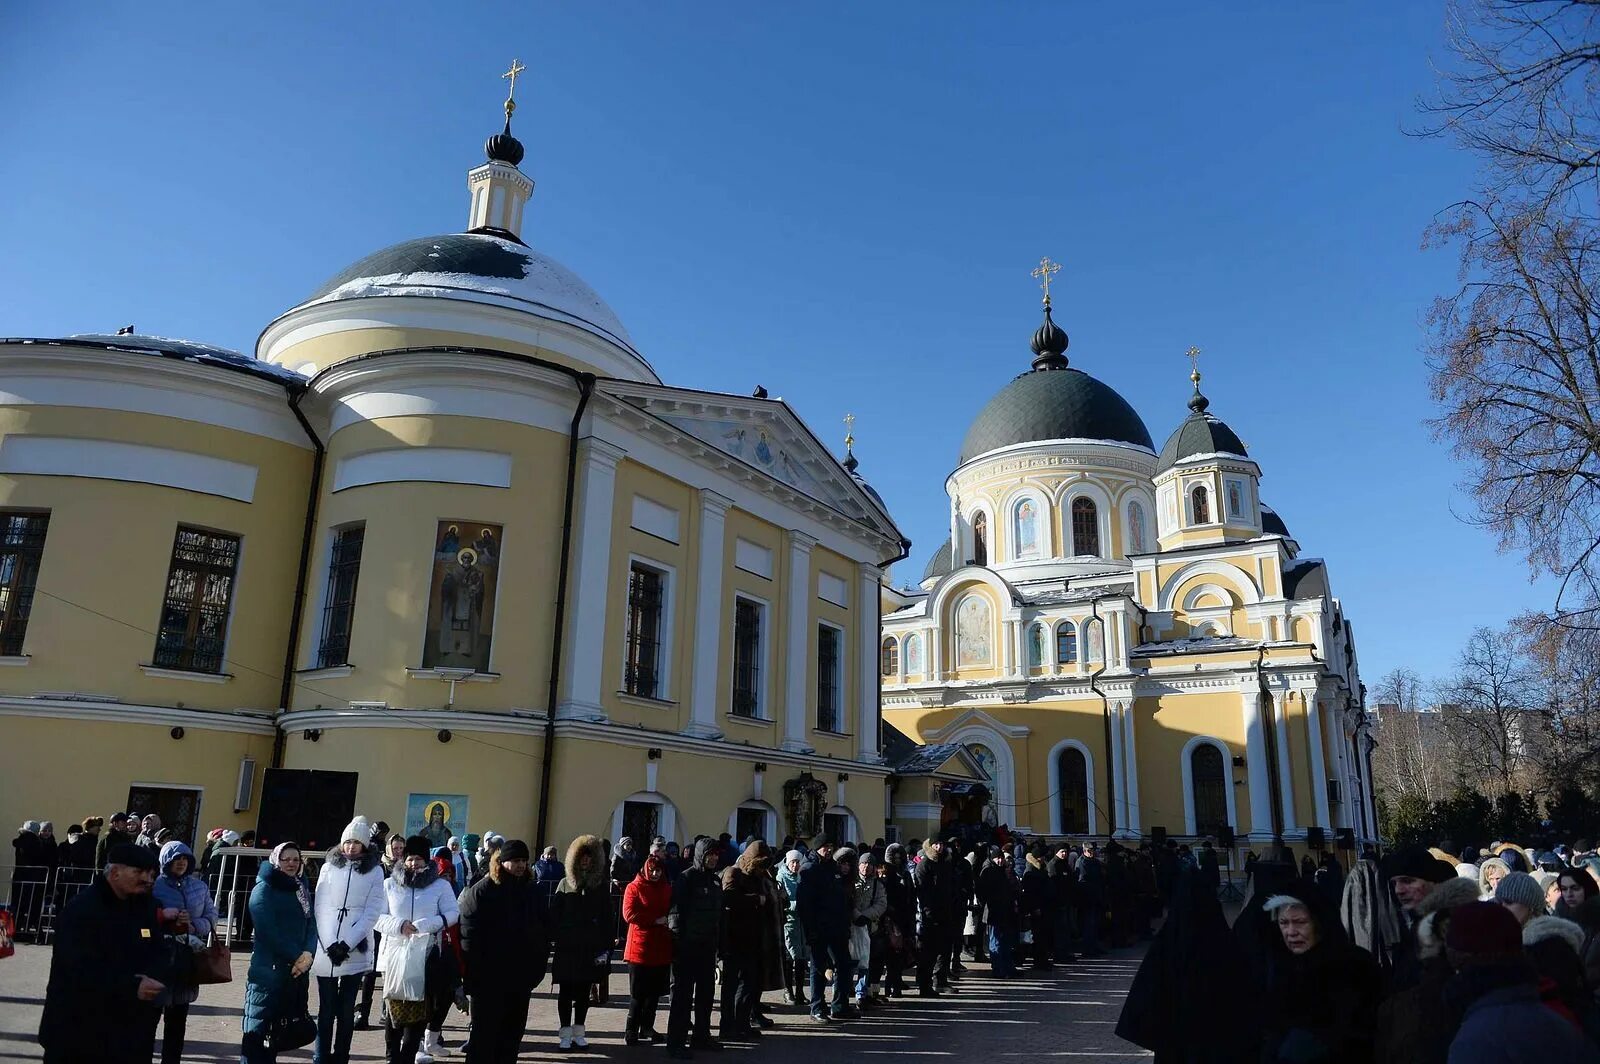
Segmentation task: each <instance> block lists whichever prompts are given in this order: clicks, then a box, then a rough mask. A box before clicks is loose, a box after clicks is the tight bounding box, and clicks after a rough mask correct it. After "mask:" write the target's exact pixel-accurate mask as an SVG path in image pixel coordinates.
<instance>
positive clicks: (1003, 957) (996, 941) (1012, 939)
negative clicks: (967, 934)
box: [989, 924, 1017, 976]
mask: <svg viewBox="0 0 1600 1064" xmlns="http://www.w3.org/2000/svg"><path fill="white" fill-rule="evenodd" d="M1016 943H1017V933H1016V931H1014V930H1012V929H1011V928H1000V927H995V926H994V925H993V924H990V925H989V965H990V968H991V970H992V971H993V972H994V974H995V975H1000V976H1006V975H1016V974H1017V968H1016V965H1015V964H1014V963H1013V962H1012V959H1011V956H1012V952H1013V950H1014V949H1015V947H1016Z"/></svg>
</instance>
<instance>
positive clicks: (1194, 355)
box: [1184, 347, 1200, 388]
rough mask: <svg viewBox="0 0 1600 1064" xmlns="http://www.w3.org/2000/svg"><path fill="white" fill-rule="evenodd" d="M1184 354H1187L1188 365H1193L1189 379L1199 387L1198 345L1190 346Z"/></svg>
mask: <svg viewBox="0 0 1600 1064" xmlns="http://www.w3.org/2000/svg"><path fill="white" fill-rule="evenodd" d="M1184 354H1185V355H1186V356H1188V359H1189V365H1191V366H1193V367H1194V372H1192V373H1190V374H1189V379H1190V380H1192V381H1194V386H1195V387H1196V388H1198V387H1200V349H1199V348H1198V347H1190V348H1189V350H1187V351H1185V352H1184Z"/></svg>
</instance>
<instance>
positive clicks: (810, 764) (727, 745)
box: [380, 711, 892, 780]
mask: <svg viewBox="0 0 1600 1064" xmlns="http://www.w3.org/2000/svg"><path fill="white" fill-rule="evenodd" d="M408 715H410V714H408ZM440 715H441V716H444V717H448V716H449V713H448V712H447V711H440ZM479 715H480V716H485V715H487V714H479ZM543 723H544V717H543V715H542V714H541V715H540V716H539V717H538V718H537V721H536V722H535V721H532V720H530V722H529V724H530V728H532V729H534V730H539V729H542V727H543ZM751 723H771V722H770V721H764V722H751ZM380 726H381V725H380ZM539 734H543V732H542V730H539ZM556 737H557V738H558V739H561V738H568V737H572V738H584V739H594V740H598V741H600V742H608V743H615V744H617V745H620V746H629V747H641V748H648V747H652V746H656V747H660V748H661V749H663V750H682V751H685V752H687V753H693V754H698V755H704V756H710V757H721V758H727V759H730V760H733V761H738V762H741V763H744V764H752V765H753V764H755V763H756V762H758V761H761V762H765V763H766V765H767V771H768V772H771V771H773V769H772V766H774V765H788V766H790V767H792V768H797V769H800V768H803V769H808V770H810V771H812V772H813V773H815V772H819V771H826V772H849V773H851V774H852V775H855V774H857V773H859V774H860V775H861V776H862V777H863V778H866V777H869V776H870V777H871V778H873V779H877V780H882V779H884V778H885V777H887V776H888V775H889V773H890V772H891V771H892V769H890V768H889V766H887V765H884V764H879V763H874V762H870V761H856V760H851V759H850V758H844V757H830V758H818V757H817V756H816V754H814V753H812V754H803V753H797V752H794V751H789V750H783V749H781V748H778V747H771V746H755V745H753V744H746V743H743V742H738V743H735V742H724V741H720V740H716V739H697V738H694V737H693V736H688V735H682V734H679V733H674V732H658V731H650V730H648V729H645V728H635V727H628V726H622V725H617V724H613V723H609V722H604V723H592V722H589V721H577V720H557V721H556Z"/></svg>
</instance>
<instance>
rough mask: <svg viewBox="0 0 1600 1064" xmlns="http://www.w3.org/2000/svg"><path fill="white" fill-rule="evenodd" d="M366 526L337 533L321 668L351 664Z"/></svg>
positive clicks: (325, 598) (324, 616)
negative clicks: (362, 547)
mask: <svg viewBox="0 0 1600 1064" xmlns="http://www.w3.org/2000/svg"><path fill="white" fill-rule="evenodd" d="M366 537H367V526H366V525H353V526H351V527H349V528H341V529H337V530H335V532H334V533H333V553H332V556H331V557H330V558H329V559H328V589H327V592H326V593H325V594H324V596H323V604H322V640H321V642H319V643H318V644H317V668H319V669H326V668H329V667H330V666H333V665H348V664H350V629H351V628H352V627H354V624H355V616H356V576H357V575H358V574H359V573H360V571H361V546H362V543H363V542H365V540H366Z"/></svg>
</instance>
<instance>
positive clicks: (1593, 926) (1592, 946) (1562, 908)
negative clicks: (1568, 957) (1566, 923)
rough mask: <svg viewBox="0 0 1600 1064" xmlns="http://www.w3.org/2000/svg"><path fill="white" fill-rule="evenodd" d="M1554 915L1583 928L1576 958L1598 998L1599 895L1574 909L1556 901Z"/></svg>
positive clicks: (1599, 995) (1599, 950) (1591, 989)
mask: <svg viewBox="0 0 1600 1064" xmlns="http://www.w3.org/2000/svg"><path fill="white" fill-rule="evenodd" d="M1556 915H1557V916H1559V917H1561V918H1562V919H1565V920H1571V921H1572V922H1573V923H1575V924H1577V925H1578V926H1579V927H1581V928H1583V946H1582V948H1581V949H1580V950H1579V951H1578V959H1579V960H1581V961H1582V962H1583V976H1584V979H1585V980H1587V981H1588V984H1589V991H1590V993H1592V994H1593V995H1594V996H1595V998H1596V1000H1600V896H1597V897H1593V898H1590V899H1589V900H1587V901H1585V902H1584V903H1583V904H1582V905H1580V906H1578V907H1577V908H1576V909H1573V908H1572V907H1570V906H1569V905H1567V903H1566V902H1564V901H1558V902H1556ZM1530 923H1531V921H1530Z"/></svg>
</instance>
